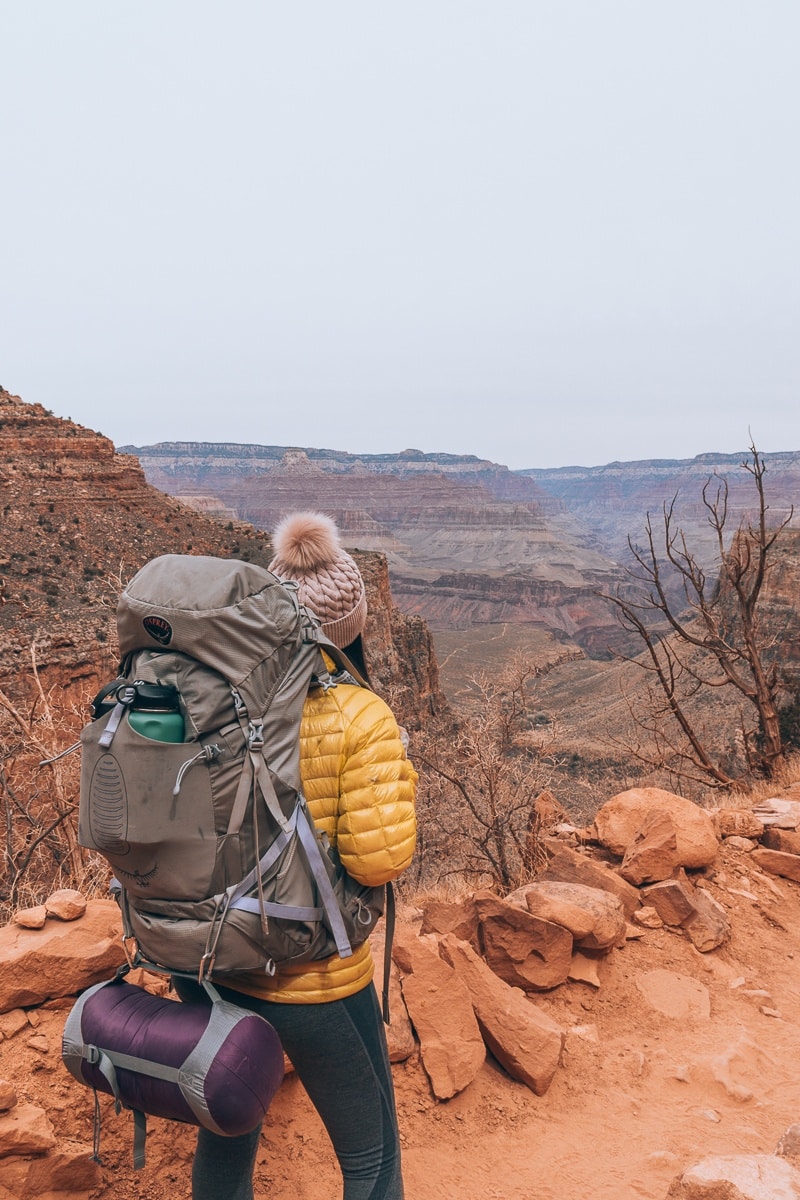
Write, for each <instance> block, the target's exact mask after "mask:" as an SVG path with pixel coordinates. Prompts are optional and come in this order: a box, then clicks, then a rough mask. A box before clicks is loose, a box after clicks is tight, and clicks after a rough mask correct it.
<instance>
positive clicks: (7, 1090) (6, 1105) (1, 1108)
mask: <svg viewBox="0 0 800 1200" xmlns="http://www.w3.org/2000/svg"><path fill="white" fill-rule="evenodd" d="M17 1100H18V1097H17V1093H16V1091H15V1090H14V1086H13V1084H11V1083H9V1082H8V1080H7V1079H0V1112H8V1110H9V1109H10V1108H13V1107H14V1105H15V1104H16V1103H17Z"/></svg>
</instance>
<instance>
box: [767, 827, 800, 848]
mask: <svg viewBox="0 0 800 1200" xmlns="http://www.w3.org/2000/svg"><path fill="white" fill-rule="evenodd" d="M761 841H762V843H763V844H764V845H765V846H766V847H767V849H768V850H782V851H783V853H784V854H800V833H798V832H797V830H796V829H779V828H778V827H777V826H775V825H770V826H769V827H768V828H767V829H765V830H764V833H763V835H762V838H761Z"/></svg>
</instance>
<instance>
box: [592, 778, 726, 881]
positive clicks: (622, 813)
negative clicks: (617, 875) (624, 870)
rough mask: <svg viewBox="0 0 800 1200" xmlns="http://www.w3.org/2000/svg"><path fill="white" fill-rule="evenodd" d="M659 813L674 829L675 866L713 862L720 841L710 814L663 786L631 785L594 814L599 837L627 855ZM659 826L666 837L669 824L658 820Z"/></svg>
mask: <svg viewBox="0 0 800 1200" xmlns="http://www.w3.org/2000/svg"><path fill="white" fill-rule="evenodd" d="M656 812H662V813H664V814H666V817H667V818H669V820H671V823H672V826H673V828H674V831H675V842H676V845H675V864H674V865H675V866H682V867H706V866H708V865H709V864H710V863H712V862H713V861H714V859H715V858H716V856H717V850H718V841H717V835H716V832H715V829H714V822H713V820H712V818H711V816H710V815H709V813H707V812H705V811H704V809H702V808H699V807H698V806H697V805H696V804H693V803H692V801H691V800H686V799H685V798H684V797H683V796H677V795H675V794H674V793H673V792H666V791H664V790H663V789H662V788H652V787H644V788H629V789H628V790H627V791H625V792H620V793H619V794H618V795H616V796H612V798H611V799H610V800H607V801H606V803H605V804H604V805H603V806H602V807H601V808H600V809H599V810H598V812H597V815H596V816H595V821H594V823H595V829H596V832H597V838H598V840H599V841H600V842H601V843H602V844H603V845H604V846H606V847H607V848H608V849H609V850H611V852H612V853H613V854H617V855H619V856H620V857H624V856H625V853H626V851H627V850H628V849H629V847H631V846H632V845H633V843H634V841H635V839H636V837H637V835H641V834H642V831H643V829H646V826H647V822H648V819H649V820H650V821H651V822H653V820H654V818H653V816H652V814H653V813H656ZM658 828H659V829H661V830H662V832H661V834H660V836H661V837H662V838H663V836H664V834H663V830H664V829H665V828H667V826H666V825H662V824H661V823H660V822H659V825H658Z"/></svg>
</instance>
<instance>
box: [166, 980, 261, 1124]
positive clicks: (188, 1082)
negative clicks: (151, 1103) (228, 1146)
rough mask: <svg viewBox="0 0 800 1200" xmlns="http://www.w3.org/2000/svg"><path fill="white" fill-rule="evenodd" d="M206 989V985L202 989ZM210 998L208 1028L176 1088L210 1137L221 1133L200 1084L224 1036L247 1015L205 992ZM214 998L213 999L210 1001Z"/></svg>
mask: <svg viewBox="0 0 800 1200" xmlns="http://www.w3.org/2000/svg"><path fill="white" fill-rule="evenodd" d="M205 986H206V988H207V989H208V988H209V985H208V984H206V985H205ZM209 994H210V995H211V997H212V1004H211V1011H210V1013H209V1017H208V1025H207V1026H206V1029H205V1032H204V1033H203V1035H202V1037H201V1038H200V1040H199V1042H198V1043H197V1045H196V1046H195V1047H194V1049H193V1050H192V1051H191V1053H190V1054H188V1055H187V1057H186V1059H185V1060H184V1062H183V1064H182V1066H181V1068H180V1070H179V1072H178V1086H179V1087H180V1089H181V1095H182V1096H183V1098H184V1100H185V1101H186V1103H187V1104H188V1105H189V1107H190V1108H191V1110H192V1112H193V1113H194V1115H195V1116H196V1117H197V1120H198V1121H199V1123H200V1124H201V1125H203V1126H204V1127H205V1128H206V1129H210V1130H211V1132H212V1133H219V1134H223V1136H224V1132H223V1130H222V1129H220V1127H219V1126H218V1125H217V1124H216V1122H215V1121H214V1120H213V1118H212V1116H211V1113H210V1112H209V1110H208V1105H207V1103H206V1097H205V1092H204V1090H203V1081H204V1079H205V1077H206V1075H207V1074H208V1069H209V1067H210V1066H211V1064H212V1062H213V1061H214V1058H215V1056H216V1054H217V1053H218V1051H219V1050H220V1048H221V1047H222V1046H223V1044H224V1042H225V1039H226V1038H227V1037H228V1034H229V1033H230V1032H231V1031H232V1030H233V1029H235V1028H236V1026H237V1025H238V1024H239V1022H240V1021H241V1020H242V1018H243V1017H245V1016H247V1015H249V1014H248V1012H247V1011H246V1010H245V1009H241V1008H237V1006H236V1005H235V1004H229V1003H228V1001H227V1000H221V999H220V998H219V994H218V993H217V992H209ZM214 997H216V999H215V998H214Z"/></svg>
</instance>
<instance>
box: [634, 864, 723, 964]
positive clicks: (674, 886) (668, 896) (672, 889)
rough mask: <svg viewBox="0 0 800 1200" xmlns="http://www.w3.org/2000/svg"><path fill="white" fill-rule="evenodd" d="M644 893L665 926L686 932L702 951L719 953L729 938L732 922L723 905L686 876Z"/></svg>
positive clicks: (653, 886)
mask: <svg viewBox="0 0 800 1200" xmlns="http://www.w3.org/2000/svg"><path fill="white" fill-rule="evenodd" d="M642 894H643V896H644V898H645V900H646V901H647V903H648V905H650V906H651V907H652V908H654V909H655V910H656V912H657V913H658V915H659V917H660V918H661V920H662V921H663V922H664V924H665V925H673V926H679V927H680V928H681V929H684V930H685V931H686V933H687V934H688V935H689V938H690V940H691V942H692V945H694V946H695V947H696V948H697V949H698V950H700V951H701V952H706V951H708V950H716V949H717V948H718V947H719V946H721V945H722V944H723V942H726V941H727V940H728V938H729V937H730V932H731V928H730V922H729V921H728V917H727V914H726V912H725V910H724V908H723V907H722V905H721V904H719V903H718V902H717V901H716V900H715V899H714V897H713V896H711V894H710V893H709V892H707V891H706V890H705V889H704V888H696V887H694V886H693V885H692V884H691V883H690V882H689V880H688V879H686V878H685V877H684V878H682V879H667V880H663V881H662V882H660V883H654V884H653V885H652V887H648V888H645V889H644V891H643V893H642Z"/></svg>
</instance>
